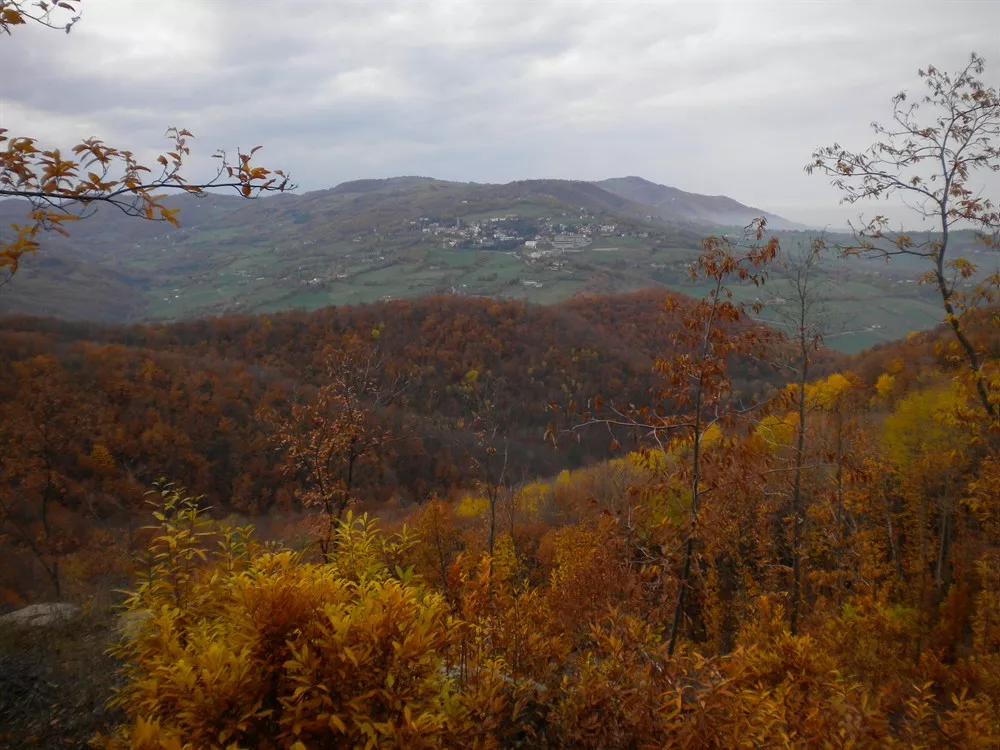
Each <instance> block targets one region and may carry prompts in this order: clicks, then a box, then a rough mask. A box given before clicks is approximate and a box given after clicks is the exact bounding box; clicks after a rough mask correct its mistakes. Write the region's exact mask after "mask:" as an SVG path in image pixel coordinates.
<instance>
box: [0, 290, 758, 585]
mask: <svg viewBox="0 0 1000 750" xmlns="http://www.w3.org/2000/svg"><path fill="white" fill-rule="evenodd" d="M668 298H669V295H667V294H665V293H662V292H659V293H657V292H644V293H637V294H634V295H626V296H620V297H603V298H601V297H598V298H581V299H577V300H573V301H571V302H568V303H565V304H563V305H557V306H550V307H542V306H534V305H526V304H524V303H517V302H497V301H492V300H487V299H476V298H449V297H433V298H427V299H423V300H418V301H415V302H408V301H400V302H392V303H381V304H376V305H370V306H361V307H356V308H329V309H326V310H321V311H317V312H314V313H285V314H281V315H275V316H271V317H243V318H216V319H209V320H202V321H192V322H189V323H180V324H173V325H161V326H132V327H105V326H96V325H87V324H70V323H64V322H59V321H52V320H45V319H29V318H22V319H6V320H5V321H4V325H3V327H2V332H0V372H2V373H3V375H2V377H0V404H2V409H3V415H4V419H3V427H2V428H0V429H2V430H3V439H4V445H6V446H9V447H8V449H7V450H5V452H4V456H3V459H2V460H3V462H4V472H3V474H2V475H3V489H2V491H3V493H4V497H5V499H6V501H7V502H11V498H14V497H17V499H18V503H19V504H20V506H22V507H20V509H19V510H17V511H16V512H12V514H11V515H10V516H9V517H8V519H7V520H8V522H11V523H12V522H14V521H15V520H18V519H19V521H18V522H19V523H22V524H24V525H25V528H26V529H27V528H31V529H34V528H36V526H37V527H39V528H44V527H46V526H50V530H51V532H52V536H53V537H54V538H53V539H52V540H48V541H46V542H45V544H48V545H57V542H56V541H55V537H60V536H63V535H66V536H68V537H74V534H75V535H76V536H78V535H79V534H84V535H85V529H86V527H87V525H88V523H89V521H88V520H87V519H88V518H91V517H93V518H98V519H100V518H108V517H111V516H118V517H120V515H121V513H122V512H123V511H127V510H129V509H133V510H134V509H135V508H141V507H142V505H143V501H142V497H143V494H144V492H145V491H146V490H147V489H148V488H149V485H150V483H151V482H153V481H155V480H157V479H158V478H160V477H169V478H170V479H171V481H175V482H177V483H180V484H182V485H183V486H185V487H186V488H188V490H189V491H190V492H192V493H195V494H199V495H204V496H205V498H206V502H208V503H209V504H211V505H212V506H213V507H215V508H217V509H220V510H224V511H227V512H243V513H254V512H266V511H269V510H275V511H277V510H293V509H295V508H297V507H299V504H298V502H297V500H296V497H297V493H298V491H299V490H300V489H301V482H302V481H304V480H303V478H302V477H300V476H296V475H294V474H293V475H289V474H288V473H287V471H286V468H287V467H286V466H285V465H284V462H283V458H282V451H281V450H280V446H279V445H276V444H274V442H273V439H274V437H275V434H274V433H275V431H276V429H275V425H274V419H278V418H288V417H290V416H291V414H292V411H291V410H292V409H293V407H294V405H295V404H299V405H308V404H312V403H313V402H314V400H315V399H316V396H317V389H318V388H322V387H323V386H325V385H328V384H329V382H330V381H331V379H333V380H335V381H337V382H341V383H343V384H344V387H345V388H346V387H353V386H352V384H351V383H350V377H349V373H346V372H345V371H344V369H343V368H342V367H341V368H340V369H339V370H337V367H338V363H337V362H331V358H334V359H336V358H337V357H339V358H340V364H341V365H342V364H344V362H345V361H348V362H349V364H350V365H351V366H352V367H353V366H355V365H356V360H357V358H359V357H360V358H369V359H370V360H371V362H372V364H373V368H372V369H373V373H372V376H373V380H372V381H371V383H369V384H368V385H365V386H363V387H360V388H358V389H357V390H356V391H354V392H353V393H352V395H351V398H354V399H356V401H357V403H358V405H359V408H361V409H363V410H365V411H366V412H368V411H371V412H372V413H371V415H370V416H371V420H372V429H375V426H374V425H376V424H377V425H378V430H380V431H382V432H384V433H386V437H387V439H385V440H383V441H380V444H379V446H378V449H377V450H375V449H374V448H373V450H371V451H368V452H366V453H365V455H364V456H362V457H360V458H359V461H358V465H357V466H356V467H355V468H356V470H357V471H356V473H355V474H354V476H353V477H352V482H353V484H354V487H353V490H354V491H355V492H356V493H358V499H362V500H369V501H376V502H379V503H385V502H387V501H390V500H392V501H394V502H397V503H398V502H401V503H404V504H409V503H414V502H420V501H422V500H424V499H426V498H427V497H428V496H429V495H430V493H432V492H437V493H447V492H449V491H451V490H453V489H458V488H462V487H465V488H468V487H470V486H471V485H472V482H473V481H474V480H475V479H476V477H477V468H476V467H477V453H478V452H479V451H481V450H485V449H486V448H485V447H484V446H481V445H479V444H478V443H477V434H478V432H480V431H481V425H477V422H476V420H477V419H478V420H479V422H484V421H488V422H489V423H490V424H491V425H493V427H492V429H494V430H495V431H496V432H497V434H498V435H502V438H503V440H504V441H505V444H506V446H507V447H506V449H505V450H507V451H509V454H510V465H511V467H515V466H516V471H515V470H514V469H513V468H512V469H511V475H510V477H509V479H510V480H511V481H521V480H524V479H526V478H531V477H534V476H539V475H545V474H552V473H555V472H557V471H559V470H560V469H561V468H564V467H567V466H575V465H579V464H580V463H581V462H589V461H593V460H594V459H595V458H598V457H601V456H606V455H607V446H608V443H609V442H610V438H608V437H607V435H606V434H605V435H600V434H597V433H591V434H588V435H584V436H583V437H582V439H581V441H580V442H579V443H575V442H574V443H571V444H570V445H567V446H565V447H564V448H563V449H562V450H559V451H555V450H553V449H552V448H551V446H549V445H546V444H545V442H544V440H543V435H544V433H545V429H546V425H548V424H549V422H551V421H552V420H553V419H554V415H553V413H552V412H551V410H550V409H549V405H550V404H555V405H557V406H559V407H566V406H567V405H569V403H570V402H571V401H574V400H575V401H585V400H586V399H587V398H592V397H594V396H597V395H600V394H609V393H615V394H619V395H621V396H622V397H625V398H629V399H631V400H633V401H637V400H640V399H642V398H643V397H644V394H645V393H646V390H647V389H648V386H649V373H650V371H651V369H652V363H653V360H654V358H655V357H656V356H657V355H656V353H657V352H659V351H663V349H664V347H669V346H670V343H669V341H668V338H667V337H668V335H669V333H670V332H671V331H672V330H675V329H676V328H677V327H678V325H679V317H678V315H679V313H677V312H674V313H668V312H667V311H666V310H665V309H664V306H663V303H664V300H665V299H668ZM678 299H679V300H681V302H680V304H681V305H682V306H683V305H685V304H687V303H685V302H684V301H683V299H682V298H678ZM344 352H349V355H345V354H344ZM345 356H349V357H354V359H353V360H345V359H344V358H345ZM331 367H332V368H334V370H335V371H334V370H331ZM737 367H738V373H739V375H738V383H737V387H738V388H739V389H740V390H741V391H742V392H743V393H744V394H746V395H747V396H749V395H751V393H757V394H761V393H763V392H764V391H765V390H766V389H767V388H768V387H769V384H771V383H774V382H777V377H778V375H777V373H776V371H775V370H774V369H773V368H772V367H770V366H769V365H768V364H766V363H761V362H755V361H752V360H743V361H741V362H740V363H739V364H738V365H737ZM390 386H391V387H390ZM383 387H384V388H383ZM378 388H383V390H385V391H386V393H383V394H382V395H381V396H376V393H375V390H376V389H378ZM389 390H391V391H392V393H391V394H389V395H391V396H392V398H383V396H385V395H387V392H388V391H389ZM378 399H382V400H381V401H379V400H378ZM306 430H307V428H306V426H305V425H300V426H299V431H302V432H304V431H306ZM619 432H621V431H619ZM621 439H622V440H623V441H627V437H626V435H624V434H622V435H621ZM341 468H343V467H340V468H338V471H340V469H341ZM345 470H346V469H345ZM28 506H31V507H28ZM35 506H37V507H35ZM46 506H48V507H47V509H46V510H44V511H43V510H41V509H42V508H43V507H46ZM48 512H51V513H52V514H54V518H56V519H57V521H56V522H54V523H53V524H51V525H49V524H47V523H45V522H44V516H45V515H46V514H47V513H48ZM19 514H20V515H19ZM66 514H69V515H68V517H66V518H62V516H64V515H66ZM76 526H79V530H78V531H77V532H72V533H71V532H70V531H69V530H68V529H70V528H72V527H76ZM63 527H66V528H63ZM47 533H48V532H46V534H47ZM29 536H30V535H29ZM74 539H75V537H74ZM58 544H68V545H70V546H71V547H74V548H75V547H80V546H81V545H82V541H80V540H78V539H75V540H74V541H72V542H69V541H67V542H58ZM19 546H20V548H21V549H22V550H23V551H27V552H30V550H26V548H25V545H24V544H23V543H22V544H21V545H19ZM83 546H85V545H83ZM28 557H29V558H37V557H38V555H31V554H29V555H28ZM43 557H44V556H43ZM26 564H28V563H26ZM24 572H25V571H24V570H19V571H14V570H11V571H10V575H11V578H9V579H8V582H7V585H8V586H10V587H12V588H13V589H15V590H16V589H18V588H21V592H20V593H21V594H22V595H27V590H26V589H24V588H23V586H22V587H19V586H17V585H15V584H14V582H13V581H14V580H21V581H23V582H26V581H28V580H29V579H30V578H31V576H29V575H24ZM51 572H54V571H51V568H50V573H51ZM54 580H55V578H54V577H53V581H54Z"/></svg>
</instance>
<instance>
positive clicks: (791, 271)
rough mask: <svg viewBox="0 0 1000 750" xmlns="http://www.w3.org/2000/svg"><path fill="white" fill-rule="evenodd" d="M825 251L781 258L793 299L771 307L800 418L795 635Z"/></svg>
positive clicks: (818, 248) (817, 242)
mask: <svg viewBox="0 0 1000 750" xmlns="http://www.w3.org/2000/svg"><path fill="white" fill-rule="evenodd" d="M824 248H825V240H824V238H823V237H817V238H815V239H814V240H813V241H812V242H811V243H810V244H809V247H808V248H803V249H799V250H798V251H797V252H794V253H786V254H784V255H783V256H782V258H781V265H782V267H783V269H784V272H785V277H786V279H787V282H788V291H787V292H786V293H788V294H789V297H790V299H788V300H785V299H782V300H781V301H780V302H779V301H778V300H777V299H773V298H772V302H773V303H775V304H776V307H775V310H776V314H777V318H778V320H779V321H780V322H781V323H782V325H783V327H784V329H785V331H787V333H788V336H789V339H790V341H791V343H792V345H793V349H794V354H793V355H792V361H791V362H790V363H788V367H789V369H790V370H791V371H792V372H793V373H794V376H795V389H794V391H793V393H794V401H795V415H796V417H795V418H796V425H795V447H794V458H793V466H792V472H793V473H792V492H791V508H790V512H789V513H788V517H789V521H790V525H791V537H792V538H791V555H792V587H791V588H792V591H791V596H790V606H789V608H788V618H789V620H788V622H789V628H790V630H791V631H792V634H793V635H794V634H795V633H796V631H797V626H798V618H799V605H800V600H801V598H802V591H801V589H802V571H801V569H800V568H801V562H802V553H801V549H800V546H801V545H800V541H801V535H802V524H803V523H804V522H805V507H804V498H803V493H804V488H803V483H804V480H805V470H806V411H807V409H806V383H807V382H808V379H809V368H810V366H811V365H812V360H813V352H814V351H816V350H817V349H818V348H819V346H820V344H821V343H822V341H823V334H824V327H823V323H822V320H821V315H822V309H821V307H822V304H821V300H820V299H819V297H818V296H817V294H816V287H817V285H818V281H817V279H816V273H815V272H816V270H817V266H818V265H819V263H820V260H821V256H822V252H823V250H824ZM786 303H787V304H786Z"/></svg>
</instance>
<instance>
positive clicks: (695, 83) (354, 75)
mask: <svg viewBox="0 0 1000 750" xmlns="http://www.w3.org/2000/svg"><path fill="white" fill-rule="evenodd" d="M998 28H1000V4H994V3H985V2H960V1H959V0H953V1H952V2H949V3H947V4H941V3H937V2H910V3H906V4H902V3H894V2H864V3H861V2H827V3H818V2H810V3H791V2H784V3H764V2H753V3H751V2H729V3H722V2H718V3H716V2H699V3H693V2H690V3H688V2H681V3H669V2H626V1H625V0H619V1H618V2H613V3H612V2H603V1H600V0H595V1H593V2H590V1H589V0H588V1H578V2H554V1H550V0H535V1H534V2H530V3H529V2H486V1H476V2H473V1H472V0H469V1H467V2H449V1H448V0H411V1H406V0H398V1H393V2H298V1H293V0H289V1H287V2H283V3H280V4H274V3H271V4H267V3H245V2H244V3H235V2H231V1H230V0H211V1H209V0H184V2H183V3H177V2H169V0H163V1H160V2H153V1H148V2H142V3H124V2H121V0H105V1H104V2H99V1H98V0H86V3H85V13H84V18H83V20H82V21H81V22H80V24H79V25H78V27H77V28H76V29H75V30H74V31H73V33H72V34H70V35H69V36H68V37H67V36H66V35H62V34H58V33H53V32H45V31H43V30H41V29H23V30H18V31H17V32H16V33H15V35H13V36H11V37H10V38H9V39H5V40H4V41H3V43H2V45H0V69H2V70H3V71H5V72H6V73H7V75H5V77H4V80H3V104H4V106H3V108H2V109H0V124H2V125H3V126H4V127H9V128H11V129H12V130H13V131H15V132H24V133H32V132H36V131H41V132H45V133H47V134H53V135H54V137H58V138H60V139H65V140H66V141H67V142H69V141H71V140H72V139H74V138H77V137H83V136H88V135H94V134H96V135H101V136H105V137H106V138H107V139H108V140H109V141H110V140H111V139H112V137H114V138H115V139H116V142H121V143H124V144H126V145H129V146H131V147H133V148H135V150H136V151H137V152H140V153H152V152H153V150H155V149H157V148H158V147H159V145H160V141H159V137H160V136H161V135H162V133H163V129H164V127H165V126H167V125H170V124H178V125H183V126H185V127H188V128H190V129H191V130H193V131H195V133H196V134H197V135H198V136H199V138H198V141H199V143H200V145H201V148H202V149H203V150H204V155H207V154H208V153H211V152H212V151H213V150H214V149H215V148H216V147H218V146H228V147H230V148H232V147H234V146H235V145H236V144H240V145H242V146H244V147H245V146H248V145H254V144H263V145H264V146H265V151H264V152H262V153H263V154H265V155H266V156H267V158H266V162H267V163H268V164H272V165H280V166H282V167H285V168H286V169H288V170H289V171H291V172H292V173H293V174H294V176H295V177H296V178H297V180H298V181H299V183H300V185H301V186H302V188H303V189H315V188H322V187H328V186H329V185H331V184H333V183H335V182H338V181H340V180H343V179H353V178H356V177H364V176H389V175H394V174H404V173H408V174H426V175H431V176H439V177H443V178H447V179H459V180H470V181H479V182H485V181H506V180H511V179H520V178H529V177H544V176H550V177H565V178H581V179H596V178H602V177H607V176H613V175H623V174H640V175H643V176H645V177H647V178H649V179H653V180H656V181H659V182H664V183H667V184H672V185H675V186H677V187H680V188H682V189H686V190H694V191H698V192H707V193H712V194H718V193H725V194H728V195H732V196H733V197H735V198H737V199H738V200H741V201H744V202H748V203H752V204H754V205H758V206H761V207H764V208H768V209H773V210H778V208H779V207H781V208H784V209H785V210H787V211H789V212H790V213H793V214H794V215H792V216H790V218H799V219H805V220H817V217H819V216H820V215H821V214H823V213H824V212H827V213H830V214H835V213H836V212H837V211H838V209H837V208H836V196H835V195H834V194H833V193H832V191H831V190H830V189H829V188H828V186H826V185H825V184H824V183H823V181H822V180H821V179H820V178H811V179H810V178H807V177H805V176H804V175H803V174H802V169H801V168H802V164H803V163H804V162H805V161H806V160H807V159H808V156H809V153H810V151H811V150H812V148H813V147H814V146H817V145H820V144H825V143H829V142H832V141H833V140H840V141H841V142H844V143H847V144H850V145H854V146H863V145H865V144H867V143H868V142H869V141H870V134H869V132H868V130H867V125H868V123H869V121H871V120H872V119H876V118H881V117H884V116H885V115H886V114H887V112H888V102H889V97H891V95H892V94H893V93H895V91H896V90H898V89H899V88H902V87H913V86H915V85H917V81H916V79H915V75H914V74H915V72H916V69H917V68H918V67H922V66H925V65H927V64H928V63H932V62H933V63H934V64H936V65H939V66H941V67H945V68H955V67H957V66H959V65H961V64H963V63H964V62H965V60H966V58H967V56H968V54H969V52H970V51H972V50H977V51H979V52H980V53H982V54H984V55H986V56H987V58H988V59H989V60H990V62H991V63H992V67H991V76H992V80H991V82H992V83H993V84H994V85H995V84H996V83H997V78H998V75H997V73H998V71H1000V49H998V35H997V30H998ZM81 123H87V124H88V125H89V124H93V125H94V126H95V127H96V128H97V131H98V132H96V133H91V132H83V133H81V132H78V127H80V126H81V125H80V124H81ZM841 213H843V212H841Z"/></svg>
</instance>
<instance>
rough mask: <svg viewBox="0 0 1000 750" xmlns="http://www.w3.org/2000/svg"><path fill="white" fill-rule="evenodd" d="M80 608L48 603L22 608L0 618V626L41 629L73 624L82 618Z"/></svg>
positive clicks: (63, 603)
mask: <svg viewBox="0 0 1000 750" xmlns="http://www.w3.org/2000/svg"><path fill="white" fill-rule="evenodd" d="M82 614H83V613H82V612H81V611H80V608H79V607H78V606H76V605H75V604H70V603H69V602H48V603H46V604H32V605H29V606H27V607H22V608H21V609H19V610H17V611H16V612H11V613H10V614H9V615H4V616H3V617H0V625H13V626H15V627H21V628H43V627H46V626H48V625H55V624H59V623H66V622H74V621H76V620H79V619H80V617H81V616H82Z"/></svg>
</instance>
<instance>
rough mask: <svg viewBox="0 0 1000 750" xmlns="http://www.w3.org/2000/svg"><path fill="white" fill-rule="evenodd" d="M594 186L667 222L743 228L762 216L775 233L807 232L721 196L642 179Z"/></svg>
mask: <svg viewBox="0 0 1000 750" xmlns="http://www.w3.org/2000/svg"><path fill="white" fill-rule="evenodd" d="M594 184H595V185H598V186H600V187H601V188H603V189H605V190H607V191H609V192H612V193H614V194H616V195H620V196H622V197H623V198H627V199H628V200H630V201H634V202H636V203H641V204H644V205H648V206H652V207H653V208H655V209H656V213H655V215H656V216H657V217H658V218H660V219H665V220H667V221H688V222H693V223H697V224H716V225H721V226H746V225H747V224H749V223H750V222H751V221H752V220H753V219H755V218H758V217H761V216H763V217H764V218H765V219H767V225H768V227H769V228H770V229H772V230H775V231H783V230H794V231H802V230H806V229H809V227H807V226H806V225H804V224H796V223H795V222H793V221H788V220H787V219H783V218H782V217H780V216H777V215H775V214H772V213H768V212H767V211H763V210H762V209H759V208H754V207H752V206H744V205H743V204H742V203H739V202H738V201H735V200H733V199H732V198H727V197H726V196H724V195H699V194H698V193H688V192H685V191H684V190H678V189H677V188H674V187H668V186H667V185H658V184H657V183H655V182H650V181H649V180H644V179H643V178H641V177H615V178H612V179H610V180H602V181H601V182H596V183H594Z"/></svg>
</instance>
